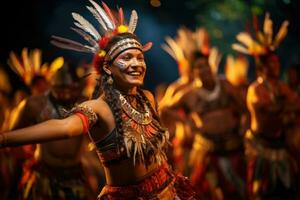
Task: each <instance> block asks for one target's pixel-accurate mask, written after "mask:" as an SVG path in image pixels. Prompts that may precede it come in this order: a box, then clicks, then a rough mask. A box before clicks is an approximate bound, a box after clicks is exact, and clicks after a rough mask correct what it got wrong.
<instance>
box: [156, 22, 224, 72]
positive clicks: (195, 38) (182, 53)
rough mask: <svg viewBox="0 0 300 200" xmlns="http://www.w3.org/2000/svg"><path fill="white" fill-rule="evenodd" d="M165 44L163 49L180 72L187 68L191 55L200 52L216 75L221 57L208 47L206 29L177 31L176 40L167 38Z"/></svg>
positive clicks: (215, 49)
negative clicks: (173, 60) (206, 58)
mask: <svg viewBox="0 0 300 200" xmlns="http://www.w3.org/2000/svg"><path fill="white" fill-rule="evenodd" d="M166 43H167V44H163V45H162V47H163V49H164V50H165V51H166V52H168V54H170V55H171V56H172V57H173V58H174V59H175V60H176V61H177V62H178V65H179V69H180V70H182V69H185V68H189V67H190V65H191V63H190V61H191V59H192V57H193V54H194V53H195V52H200V53H201V54H202V55H203V56H205V57H208V62H209V65H210V67H211V69H212V71H213V72H214V73H217V71H218V66H219V63H220V60H221V55H220V54H219V52H218V50H217V48H215V47H213V48H211V47H210V45H209V36H208V33H207V31H206V29H204V28H198V29H197V30H196V31H195V32H192V31H191V30H189V29H187V28H180V29H178V31H177V37H176V39H175V40H173V39H171V38H170V37H167V38H166Z"/></svg>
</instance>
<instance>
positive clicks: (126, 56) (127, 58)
mask: <svg viewBox="0 0 300 200" xmlns="http://www.w3.org/2000/svg"><path fill="white" fill-rule="evenodd" d="M122 59H123V60H130V59H131V57H130V56H129V55H125V56H123V58H122Z"/></svg>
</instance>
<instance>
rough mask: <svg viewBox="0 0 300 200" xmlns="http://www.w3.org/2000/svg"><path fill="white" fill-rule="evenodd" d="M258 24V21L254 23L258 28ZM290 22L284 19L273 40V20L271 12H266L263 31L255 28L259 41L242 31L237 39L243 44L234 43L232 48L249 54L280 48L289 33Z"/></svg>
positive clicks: (266, 52) (263, 53)
mask: <svg viewBox="0 0 300 200" xmlns="http://www.w3.org/2000/svg"><path fill="white" fill-rule="evenodd" d="M254 19H256V17H255V18H254ZM256 21H257V19H256ZM256 21H255V22H256ZM256 24H258V22H256V23H255V24H254V26H255V29H257V27H256ZM288 24H289V23H288V21H284V22H283V23H282V25H281V27H280V29H279V31H278V33H277V35H276V37H275V39H274V40H273V22H272V20H271V19H270V14H269V13H266V15H265V19H264V24H263V32H261V31H259V30H255V31H256V40H257V41H255V39H254V38H252V37H251V36H250V34H249V33H245V32H242V33H239V34H238V35H237V40H238V41H239V42H240V43H241V44H233V45H232V48H233V49H234V50H236V51H238V52H241V53H244V54H248V55H253V56H260V55H266V54H268V53H269V52H271V51H275V50H276V48H278V46H279V44H280V43H281V41H282V40H283V38H284V37H285V36H286V34H287V27H288Z"/></svg>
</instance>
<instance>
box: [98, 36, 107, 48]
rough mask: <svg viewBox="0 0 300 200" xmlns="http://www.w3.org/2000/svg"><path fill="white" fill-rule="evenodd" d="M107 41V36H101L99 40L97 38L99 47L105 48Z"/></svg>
mask: <svg viewBox="0 0 300 200" xmlns="http://www.w3.org/2000/svg"><path fill="white" fill-rule="evenodd" d="M108 42H109V39H108V37H102V38H101V39H100V40H99V46H100V48H101V49H105V47H106V46H107V44H108Z"/></svg>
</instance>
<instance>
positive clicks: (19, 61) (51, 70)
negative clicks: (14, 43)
mask: <svg viewBox="0 0 300 200" xmlns="http://www.w3.org/2000/svg"><path fill="white" fill-rule="evenodd" d="M63 64H64V59H63V57H58V58H56V59H55V60H54V61H53V62H52V63H50V65H49V64H48V63H44V64H42V51H41V50H40V49H34V50H32V51H30V52H28V49H27V48H23V50H22V53H21V56H18V55H17V54H16V53H14V52H13V51H12V52H10V54H9V59H8V65H9V66H10V68H11V69H12V70H13V71H14V72H15V73H16V74H18V75H19V76H20V77H21V78H22V79H23V81H24V82H25V84H26V85H27V86H31V83H32V80H33V79H34V78H35V77H37V76H40V77H44V78H45V80H47V81H49V80H50V79H51V78H52V76H53V75H54V74H55V73H56V71H57V70H58V69H60V68H61V67H62V66H63Z"/></svg>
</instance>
